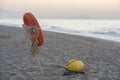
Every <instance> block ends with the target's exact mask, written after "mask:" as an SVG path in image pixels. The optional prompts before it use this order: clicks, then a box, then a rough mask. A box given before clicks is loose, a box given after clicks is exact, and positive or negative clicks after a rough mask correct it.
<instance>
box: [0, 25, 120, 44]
mask: <svg viewBox="0 0 120 80" xmlns="http://www.w3.org/2000/svg"><path fill="white" fill-rule="evenodd" d="M0 26H4V27H12V28H21V29H23V28H22V27H15V26H12V25H11V26H7V25H0ZM43 32H53V33H60V34H65V35H72V36H78V37H79V36H80V37H86V38H91V39H92V38H93V39H98V40H104V41H108V42H115V43H120V41H117V40H111V39H107V38H106V39H103V38H98V37H94V36H87V35H80V34H79V35H77V34H72V33H66V32H57V31H49V30H43Z"/></svg>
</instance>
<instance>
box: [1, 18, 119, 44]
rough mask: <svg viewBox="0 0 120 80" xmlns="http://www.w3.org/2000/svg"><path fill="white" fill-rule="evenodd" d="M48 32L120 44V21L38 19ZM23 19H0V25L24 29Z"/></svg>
mask: <svg viewBox="0 0 120 80" xmlns="http://www.w3.org/2000/svg"><path fill="white" fill-rule="evenodd" d="M38 22H39V23H40V25H41V28H42V29H43V30H46V31H52V32H59V33H66V34H72V35H82V36H88V37H95V38H100V39H106V40H113V41H118V42H120V19H117V20H115V19H38ZM22 24H23V20H22V19H20V18H19V19H16V18H14V19H0V25H7V26H14V27H22Z"/></svg>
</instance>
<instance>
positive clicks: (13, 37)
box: [0, 25, 120, 80]
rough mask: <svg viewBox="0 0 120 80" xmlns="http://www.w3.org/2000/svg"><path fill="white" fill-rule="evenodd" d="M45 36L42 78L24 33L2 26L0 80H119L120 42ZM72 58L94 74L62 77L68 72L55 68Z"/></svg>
mask: <svg viewBox="0 0 120 80" xmlns="http://www.w3.org/2000/svg"><path fill="white" fill-rule="evenodd" d="M44 36H45V43H44V45H43V46H41V47H39V59H40V61H41V64H42V67H43V69H44V75H41V74H40V73H39V71H37V70H38V65H37V62H36V59H35V57H34V56H32V54H31V50H30V48H31V47H30V46H31V42H30V40H29V39H25V37H26V33H25V30H24V29H22V28H15V27H12V26H11V27H10V26H9V27H8V26H7V27H6V26H3V25H0V80H120V42H114V41H108V40H102V39H97V38H91V37H85V36H75V35H69V34H63V33H55V32H49V31H44ZM71 59H80V60H82V61H83V62H84V63H85V64H86V66H87V68H89V69H90V70H92V73H89V74H75V75H69V76H63V74H64V72H66V70H64V69H63V68H58V67H55V66H54V65H56V64H58V65H63V66H64V65H66V64H67V62H68V61H69V60H71Z"/></svg>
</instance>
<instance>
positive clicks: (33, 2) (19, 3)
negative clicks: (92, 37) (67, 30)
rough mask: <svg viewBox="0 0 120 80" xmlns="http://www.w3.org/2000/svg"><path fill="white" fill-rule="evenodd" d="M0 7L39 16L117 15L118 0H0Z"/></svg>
mask: <svg viewBox="0 0 120 80" xmlns="http://www.w3.org/2000/svg"><path fill="white" fill-rule="evenodd" d="M0 8H1V9H6V10H12V11H17V12H26V11H30V12H33V13H36V14H39V15H41V16H63V17H64V16H80V15H88V16H94V15H95V16H98V15H99V16H105V15H106V16H107V15H113V16H114V15H115V16H116V15H117V16H119V14H120V0H0Z"/></svg>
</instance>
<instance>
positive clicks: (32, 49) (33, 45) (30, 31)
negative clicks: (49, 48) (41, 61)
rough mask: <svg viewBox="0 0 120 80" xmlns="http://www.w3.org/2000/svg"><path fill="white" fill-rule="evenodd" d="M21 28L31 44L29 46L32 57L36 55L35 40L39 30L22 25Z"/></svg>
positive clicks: (36, 46)
mask: <svg viewBox="0 0 120 80" xmlns="http://www.w3.org/2000/svg"><path fill="white" fill-rule="evenodd" d="M22 26H23V28H24V29H25V30H26V32H27V34H28V36H29V38H30V40H31V42H32V45H31V52H32V55H33V56H34V55H35V54H37V53H38V45H37V39H38V37H39V29H38V28H37V27H36V26H35V25H33V26H28V27H27V26H26V25H22ZM34 34H35V37H34V38H32V35H34Z"/></svg>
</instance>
